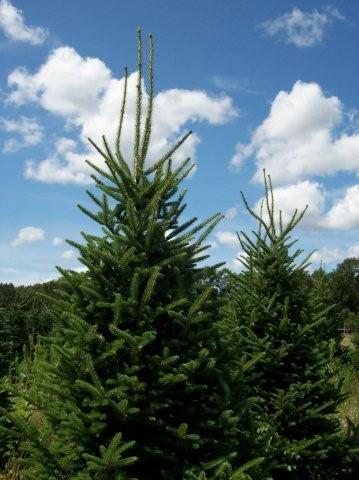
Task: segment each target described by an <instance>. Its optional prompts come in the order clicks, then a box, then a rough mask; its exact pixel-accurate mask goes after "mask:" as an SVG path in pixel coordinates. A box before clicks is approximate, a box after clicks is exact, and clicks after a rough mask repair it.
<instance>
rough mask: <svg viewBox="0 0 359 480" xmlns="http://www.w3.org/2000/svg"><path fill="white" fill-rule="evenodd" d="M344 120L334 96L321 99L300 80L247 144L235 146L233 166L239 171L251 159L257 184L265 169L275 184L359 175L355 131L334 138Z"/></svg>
mask: <svg viewBox="0 0 359 480" xmlns="http://www.w3.org/2000/svg"><path fill="white" fill-rule="evenodd" d="M343 118H344V115H343V106H342V104H341V102H340V100H339V99H338V98H337V97H334V96H331V97H328V96H325V94H324V93H323V91H322V89H321V88H320V86H319V85H318V84H316V83H304V82H300V81H298V82H296V83H295V84H294V86H293V88H292V90H291V91H290V92H286V91H281V92H279V93H278V95H277V96H276V97H275V99H274V101H273V103H272V105H271V109H270V112H269V115H268V117H267V118H266V119H265V120H264V121H263V122H262V124H261V125H259V127H258V128H257V129H256V130H255V131H254V133H253V135H252V139H251V142H250V143H249V144H238V145H237V148H236V153H235V155H234V156H233V158H232V160H231V165H232V167H234V168H238V167H240V166H241V164H242V162H243V161H244V160H245V159H246V158H248V157H250V156H253V157H254V159H255V162H256V165H257V172H256V175H255V179H256V180H261V178H262V169H263V168H266V170H267V171H268V172H270V173H271V175H272V178H273V180H274V181H275V182H276V183H289V182H294V181H297V180H299V179H302V178H303V177H305V176H308V175H319V176H320V175H332V174H335V173H337V172H340V171H345V172H355V173H357V174H359V132H358V130H357V129H355V128H354V131H353V132H352V133H350V134H349V133H345V132H342V133H338V129H339V127H340V126H341V124H342V121H343Z"/></svg>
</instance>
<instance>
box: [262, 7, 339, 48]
mask: <svg viewBox="0 0 359 480" xmlns="http://www.w3.org/2000/svg"><path fill="white" fill-rule="evenodd" d="M343 19H344V17H343V15H341V13H340V12H339V11H338V10H337V9H336V8H334V7H326V8H324V9H323V10H322V11H321V12H319V11H318V10H313V11H312V12H303V11H302V10H300V9H299V8H293V10H292V12H291V13H285V14H284V15H282V16H280V17H278V18H275V19H273V20H268V21H267V22H264V23H262V24H260V25H259V27H260V28H261V29H262V30H264V31H265V33H266V34H267V35H269V36H270V37H273V36H278V37H279V38H280V39H281V40H283V41H284V42H285V43H287V44H288V43H291V44H293V45H295V46H296V47H312V46H314V45H318V44H320V43H321V42H322V41H323V38H324V34H325V31H326V28H327V27H328V26H329V25H330V24H331V23H333V22H334V21H335V20H343Z"/></svg>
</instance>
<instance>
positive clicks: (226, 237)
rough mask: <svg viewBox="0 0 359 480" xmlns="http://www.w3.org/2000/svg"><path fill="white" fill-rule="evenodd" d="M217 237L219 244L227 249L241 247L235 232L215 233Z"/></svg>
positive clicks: (223, 231)
mask: <svg viewBox="0 0 359 480" xmlns="http://www.w3.org/2000/svg"><path fill="white" fill-rule="evenodd" d="M215 237H216V238H217V241H218V243H220V244H221V245H225V246H226V247H238V245H239V240H238V237H237V235H236V234H235V233H233V232H229V231H225V230H220V231H219V232H216V233H215Z"/></svg>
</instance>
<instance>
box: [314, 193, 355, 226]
mask: <svg viewBox="0 0 359 480" xmlns="http://www.w3.org/2000/svg"><path fill="white" fill-rule="evenodd" d="M322 223H323V226H324V227H326V228H330V229H336V230H351V229H354V228H359V184H358V185H353V186H352V187H349V188H347V189H346V191H345V194H344V196H343V197H342V198H340V199H339V200H337V201H336V202H335V203H334V205H333V206H332V207H331V208H330V209H329V211H328V212H327V213H326V215H325V217H324V219H323V222H322Z"/></svg>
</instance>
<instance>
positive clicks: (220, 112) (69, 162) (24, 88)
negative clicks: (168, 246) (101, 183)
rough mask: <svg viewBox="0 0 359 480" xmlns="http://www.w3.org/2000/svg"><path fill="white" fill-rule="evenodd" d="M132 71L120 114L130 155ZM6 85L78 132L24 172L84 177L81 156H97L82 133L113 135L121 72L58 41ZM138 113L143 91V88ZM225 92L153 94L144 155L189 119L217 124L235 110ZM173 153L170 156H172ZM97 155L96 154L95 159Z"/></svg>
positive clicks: (156, 153) (16, 97) (190, 143)
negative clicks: (30, 68) (43, 59)
mask: <svg viewBox="0 0 359 480" xmlns="http://www.w3.org/2000/svg"><path fill="white" fill-rule="evenodd" d="M136 78H137V75H136V74H135V73H133V74H131V75H129V78H128V96H127V109H126V114H125V119H124V128H123V137H122V150H123V153H124V154H125V156H126V158H128V159H130V158H131V155H132V151H133V141H134V140H133V137H134V120H135V94H136ZM8 84H9V86H10V88H11V91H10V93H9V95H8V98H7V101H8V102H9V103H12V104H15V105H24V104H27V103H36V104H39V105H40V106H41V107H42V108H44V109H45V110H47V111H48V112H51V113H53V114H54V115H57V116H59V117H62V118H63V119H64V120H65V121H66V124H67V126H68V127H69V128H72V129H74V130H75V131H76V132H78V134H79V137H78V141H74V140H72V143H71V141H70V139H65V140H64V139H61V140H60V141H59V142H60V143H59V142H58V143H57V145H56V146H55V150H54V153H53V155H52V156H50V157H49V158H47V159H45V160H43V161H41V162H37V163H34V162H30V163H28V165H27V170H26V175H27V176H28V177H31V178H35V179H38V180H41V181H45V182H46V181H47V182H60V183H70V182H72V183H86V182H87V181H88V180H89V170H88V168H87V165H86V164H85V162H84V159H85V158H88V157H89V155H92V158H90V160H93V159H95V158H97V156H94V155H93V153H91V150H89V147H88V141H87V138H88V137H91V138H92V139H93V140H94V141H96V142H100V141H101V136H102V134H105V135H106V137H107V139H108V141H109V143H110V144H113V142H114V139H115V133H116V127H117V121H118V115H119V108H120V104H121V99H122V93H123V89H124V78H121V79H117V78H114V77H113V76H112V74H111V72H110V70H109V69H108V68H107V67H106V65H105V64H104V63H103V62H102V61H101V60H99V59H98V58H83V57H81V56H80V55H79V54H78V53H77V52H76V51H75V50H74V49H73V48H70V47H60V48H57V49H56V50H54V51H53V52H52V54H51V55H50V56H49V58H48V59H47V61H46V63H44V64H43V65H42V66H41V67H40V68H39V70H38V71H37V72H36V73H33V74H32V73H30V72H28V71H27V70H26V69H24V68H18V69H16V70H14V71H13V72H11V74H10V75H9V77H8ZM143 97H144V98H143V99H144V114H145V107H146V103H147V95H146V93H144V96H143ZM237 113H238V112H237V110H236V109H235V107H234V106H233V102H232V99H231V98H230V97H228V96H224V95H222V96H217V97H212V96H210V95H208V94H207V93H206V92H203V91H199V90H184V89H170V90H166V91H162V92H159V93H158V94H157V95H156V96H155V99H154V118H153V131H152V138H151V143H150V148H149V152H148V161H149V162H153V161H154V160H155V159H158V158H159V157H160V156H161V155H162V154H163V153H164V152H165V151H166V150H167V149H169V148H170V146H171V145H172V143H173V142H174V141H175V140H176V139H177V138H178V136H179V135H181V134H182V133H183V132H184V128H185V127H186V125H188V124H189V123H193V122H208V123H210V124H212V125H221V124H223V123H225V122H228V121H229V120H230V119H231V118H233V117H235V116H236V115H237ZM198 142H199V138H198V137H197V136H196V135H192V136H191V137H189V139H188V140H187V141H186V142H185V144H184V145H183V147H182V148H181V152H180V157H177V160H178V159H179V158H181V159H182V158H184V157H187V156H191V157H192V158H194V157H195V149H196V145H197V144H198ZM175 159H176V158H175ZM95 161H97V160H95Z"/></svg>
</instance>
